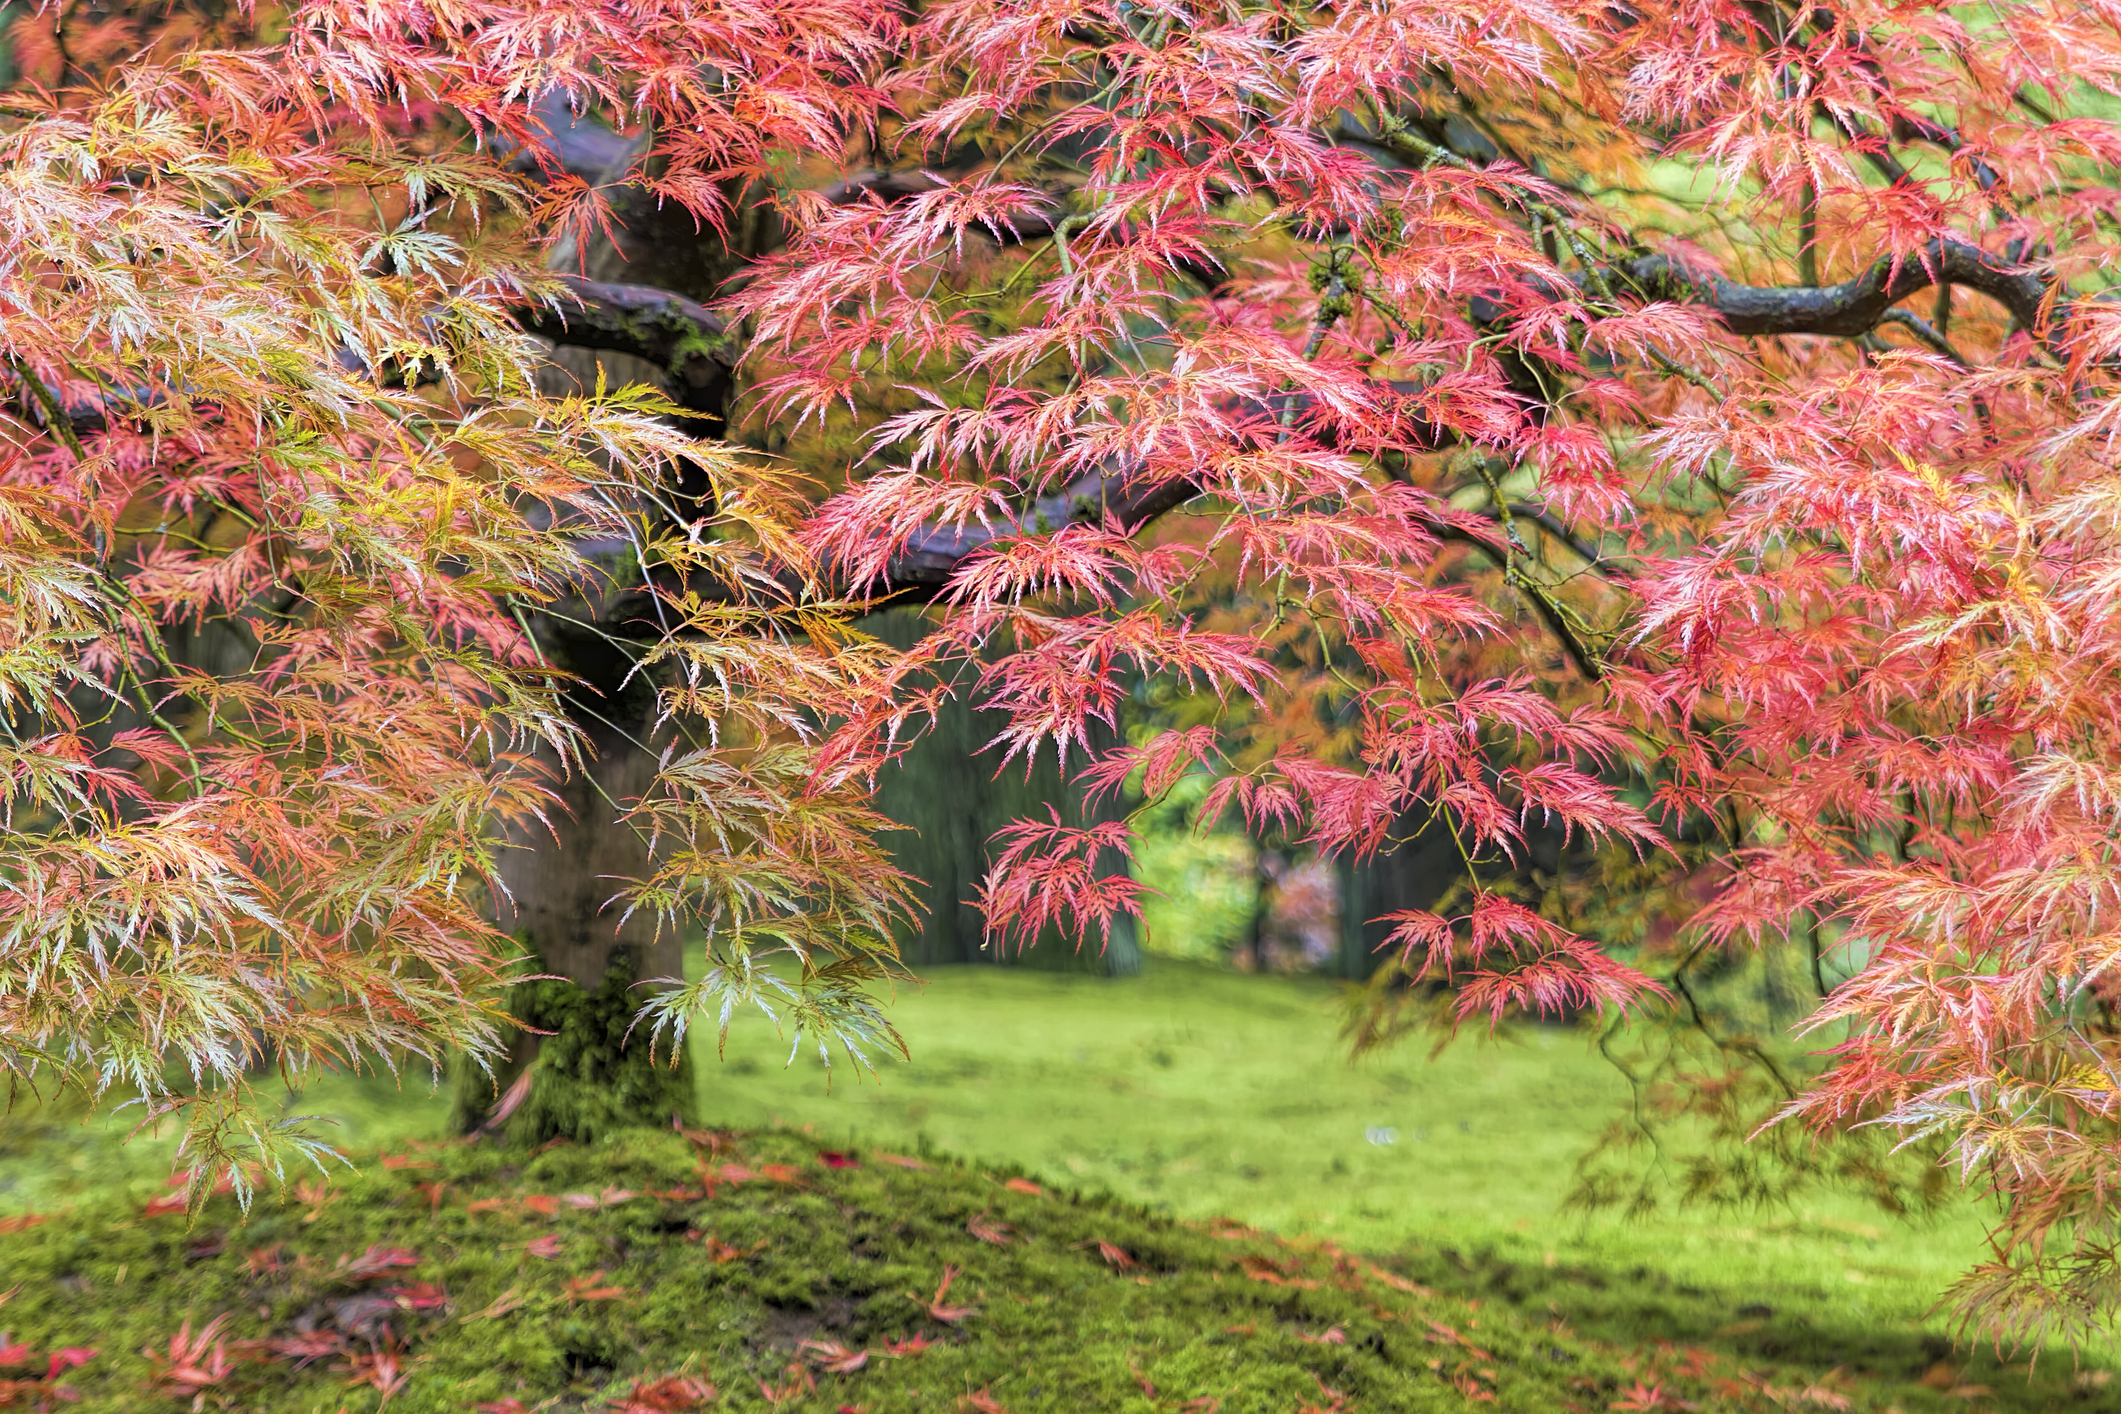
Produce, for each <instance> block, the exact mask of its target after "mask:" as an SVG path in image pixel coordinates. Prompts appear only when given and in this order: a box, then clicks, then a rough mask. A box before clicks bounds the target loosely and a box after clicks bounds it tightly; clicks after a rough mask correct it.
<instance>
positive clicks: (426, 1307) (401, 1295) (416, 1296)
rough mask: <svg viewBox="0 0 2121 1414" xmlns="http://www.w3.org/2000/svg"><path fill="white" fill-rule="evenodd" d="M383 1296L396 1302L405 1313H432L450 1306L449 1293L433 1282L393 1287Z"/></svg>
mask: <svg viewBox="0 0 2121 1414" xmlns="http://www.w3.org/2000/svg"><path fill="white" fill-rule="evenodd" d="M383 1294H384V1295H385V1296H388V1297H390V1298H391V1299H392V1300H394V1301H396V1302H397V1303H398V1308H399V1309H400V1310H403V1311H432V1310H435V1309H437V1308H438V1307H442V1306H447V1305H448V1304H449V1293H448V1292H446V1291H444V1290H442V1288H441V1287H439V1286H436V1285H435V1284H434V1283H433V1282H431V1281H416V1282H409V1283H407V1284H406V1285H404V1286H393V1287H391V1288H389V1289H388V1290H386V1291H385V1292H384V1293H383Z"/></svg>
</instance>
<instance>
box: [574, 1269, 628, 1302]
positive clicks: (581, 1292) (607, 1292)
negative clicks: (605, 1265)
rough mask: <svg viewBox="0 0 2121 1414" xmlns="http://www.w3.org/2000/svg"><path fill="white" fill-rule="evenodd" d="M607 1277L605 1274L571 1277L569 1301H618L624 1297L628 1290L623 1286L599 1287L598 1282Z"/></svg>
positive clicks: (596, 1273)
mask: <svg viewBox="0 0 2121 1414" xmlns="http://www.w3.org/2000/svg"><path fill="white" fill-rule="evenodd" d="M605 1275H606V1274H605V1273H603V1272H591V1273H590V1274H589V1275H588V1276H586V1277H569V1278H568V1279H567V1299H568V1300H569V1301H616V1300H618V1299H619V1298H620V1297H622V1296H624V1295H625V1294H626V1288H625V1287H623V1286H598V1285H597V1283H598V1282H600V1281H602V1280H603V1279H604V1277H605Z"/></svg>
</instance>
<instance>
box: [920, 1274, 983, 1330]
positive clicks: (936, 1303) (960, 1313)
mask: <svg viewBox="0 0 2121 1414" xmlns="http://www.w3.org/2000/svg"><path fill="white" fill-rule="evenodd" d="M957 1272H958V1269H957V1268H956V1267H952V1266H945V1267H944V1268H943V1279H942V1281H941V1282H940V1283H938V1284H937V1286H936V1288H935V1295H934V1296H933V1297H931V1298H929V1299H928V1300H927V1301H924V1302H921V1304H922V1305H923V1306H924V1307H926V1308H927V1311H928V1314H929V1315H930V1316H933V1317H934V1318H935V1319H936V1320H938V1321H942V1322H945V1323H947V1324H954V1323H956V1322H958V1321H962V1320H963V1319H965V1317H967V1316H969V1315H971V1314H972V1308H971V1307H970V1306H945V1305H944V1304H943V1298H944V1297H946V1296H948V1295H949V1294H950V1283H951V1282H953V1281H956V1280H957ZM906 1294H907V1295H908V1296H911V1297H913V1299H914V1300H915V1301H920V1298H919V1297H918V1296H913V1293H912V1292H910V1291H909V1292H907V1293H906Z"/></svg>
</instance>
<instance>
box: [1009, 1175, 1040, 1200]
mask: <svg viewBox="0 0 2121 1414" xmlns="http://www.w3.org/2000/svg"><path fill="white" fill-rule="evenodd" d="M1002 1187H1004V1188H1006V1189H1008V1190H1009V1191H1010V1192H1011V1193H1028V1194H1030V1195H1031V1196H1032V1197H1034V1198H1043V1197H1045V1196H1046V1190H1045V1189H1043V1188H1041V1187H1039V1186H1038V1185H1037V1184H1035V1183H1033V1182H1032V1181H1031V1180H1030V1179H1028V1178H1012V1179H1010V1180H1009V1181H1008V1182H1007V1183H1004V1184H1003V1185H1002Z"/></svg>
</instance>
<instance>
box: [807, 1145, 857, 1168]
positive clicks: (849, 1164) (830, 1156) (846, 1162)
mask: <svg viewBox="0 0 2121 1414" xmlns="http://www.w3.org/2000/svg"><path fill="white" fill-rule="evenodd" d="M817 1157H818V1162H819V1163H821V1164H823V1165H824V1166H825V1167H826V1168H828V1169H858V1168H860V1167H861V1166H862V1161H861V1160H860V1159H857V1158H856V1157H854V1155H852V1154H843V1153H841V1152H840V1151H839V1150H837V1149H820V1150H818V1152H817Z"/></svg>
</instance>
